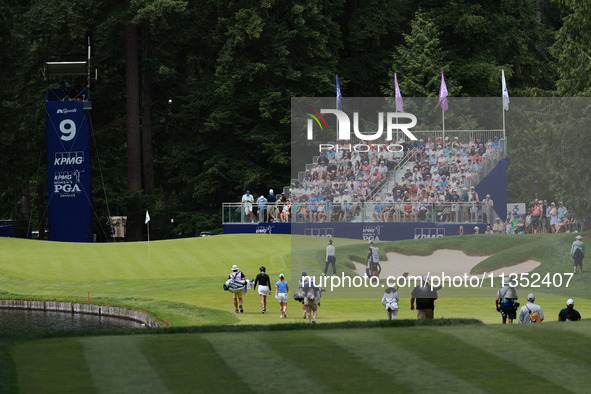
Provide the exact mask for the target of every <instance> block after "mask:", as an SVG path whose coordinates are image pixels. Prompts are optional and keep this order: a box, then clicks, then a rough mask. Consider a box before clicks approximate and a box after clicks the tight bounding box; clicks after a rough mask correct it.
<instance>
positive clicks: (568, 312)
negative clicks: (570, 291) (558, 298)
mask: <svg viewBox="0 0 591 394" xmlns="http://www.w3.org/2000/svg"><path fill="white" fill-rule="evenodd" d="M558 321H581V314H580V313H579V312H578V311H577V310H576V309H575V301H574V300H573V299H572V298H569V299H568V300H567V301H566V308H564V309H563V310H561V311H560V313H559V314H558Z"/></svg>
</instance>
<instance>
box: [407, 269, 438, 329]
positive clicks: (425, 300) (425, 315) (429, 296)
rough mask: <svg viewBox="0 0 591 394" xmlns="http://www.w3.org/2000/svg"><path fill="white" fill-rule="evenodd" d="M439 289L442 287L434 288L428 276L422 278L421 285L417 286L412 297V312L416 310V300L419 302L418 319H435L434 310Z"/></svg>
mask: <svg viewBox="0 0 591 394" xmlns="http://www.w3.org/2000/svg"><path fill="white" fill-rule="evenodd" d="M439 289H441V286H437V287H433V286H432V285H431V284H430V283H429V278H427V276H423V277H422V278H421V284H420V285H419V286H416V287H415V288H414V289H413V291H412V293H411V295H410V310H411V311H414V310H415V300H416V301H417V319H419V320H421V319H433V310H434V309H435V300H436V299H437V290H439Z"/></svg>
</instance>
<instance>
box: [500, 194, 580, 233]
mask: <svg viewBox="0 0 591 394" xmlns="http://www.w3.org/2000/svg"><path fill="white" fill-rule="evenodd" d="M580 230H582V229H581V228H580V222H579V221H578V220H577V219H576V218H575V217H574V216H572V215H571V214H570V213H569V211H568V209H567V208H566V206H565V205H564V204H563V203H562V201H561V202H559V203H558V204H556V203H554V202H548V200H541V199H538V198H536V199H535V200H534V201H532V202H530V203H529V204H528V207H527V213H526V214H524V215H518V214H517V213H513V214H508V215H507V219H506V220H505V231H504V232H505V233H507V234H546V233H560V232H566V233H570V232H575V231H580Z"/></svg>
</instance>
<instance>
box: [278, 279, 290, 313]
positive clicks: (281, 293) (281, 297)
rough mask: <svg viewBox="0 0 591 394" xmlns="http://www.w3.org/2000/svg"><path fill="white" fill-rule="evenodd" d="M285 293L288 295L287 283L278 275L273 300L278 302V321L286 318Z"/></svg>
mask: <svg viewBox="0 0 591 394" xmlns="http://www.w3.org/2000/svg"><path fill="white" fill-rule="evenodd" d="M287 293H289V283H287V281H286V280H285V275H283V274H279V280H278V281H277V283H275V298H277V301H279V310H280V312H281V315H279V318H280V319H283V318H287Z"/></svg>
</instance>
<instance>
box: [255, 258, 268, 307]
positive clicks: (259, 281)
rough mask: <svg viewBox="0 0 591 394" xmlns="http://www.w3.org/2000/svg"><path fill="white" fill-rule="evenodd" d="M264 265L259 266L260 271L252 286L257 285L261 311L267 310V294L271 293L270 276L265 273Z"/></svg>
mask: <svg viewBox="0 0 591 394" xmlns="http://www.w3.org/2000/svg"><path fill="white" fill-rule="evenodd" d="M266 270H267V269H266V268H265V267H261V268H259V271H260V273H259V274H258V275H257V277H256V278H255V280H254V288H255V289H256V288H257V285H258V286H259V297H260V298H261V307H262V308H263V309H262V313H265V312H267V296H268V295H270V294H271V278H269V275H267V274H266V272H265V271H266Z"/></svg>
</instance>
